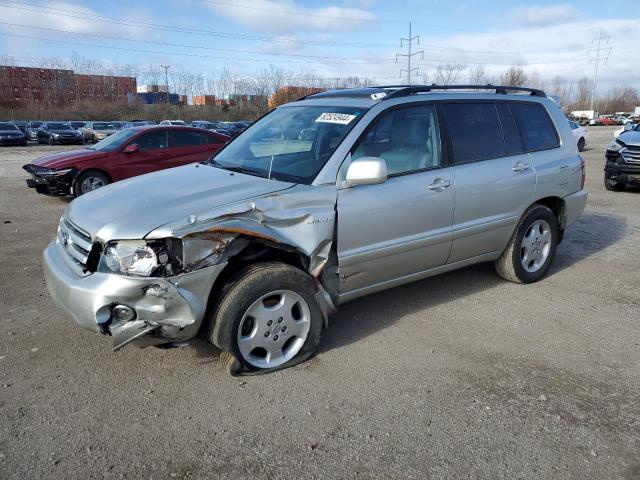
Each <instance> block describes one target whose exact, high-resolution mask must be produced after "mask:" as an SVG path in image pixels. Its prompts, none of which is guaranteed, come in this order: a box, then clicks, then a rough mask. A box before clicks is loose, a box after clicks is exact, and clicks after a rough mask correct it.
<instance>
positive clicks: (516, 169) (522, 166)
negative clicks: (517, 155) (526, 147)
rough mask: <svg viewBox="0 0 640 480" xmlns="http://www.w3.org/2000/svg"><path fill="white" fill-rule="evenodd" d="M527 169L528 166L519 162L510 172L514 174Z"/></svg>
mask: <svg viewBox="0 0 640 480" xmlns="http://www.w3.org/2000/svg"><path fill="white" fill-rule="evenodd" d="M528 168H529V165H528V164H526V163H524V162H523V161H522V160H520V161H519V162H518V163H516V164H515V165H514V166H513V168H512V170H513V171H514V172H524V171H525V170H527V169H528Z"/></svg>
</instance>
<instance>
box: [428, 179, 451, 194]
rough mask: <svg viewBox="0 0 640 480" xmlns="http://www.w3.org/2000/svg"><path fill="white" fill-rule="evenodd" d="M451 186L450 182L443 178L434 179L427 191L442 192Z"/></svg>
mask: <svg viewBox="0 0 640 480" xmlns="http://www.w3.org/2000/svg"><path fill="white" fill-rule="evenodd" d="M450 186H451V182H450V181H449V180H445V179H444V178H436V179H435V180H434V181H433V183H432V184H431V185H429V186H428V187H427V188H428V189H429V190H440V191H441V190H444V189H445V188H447V187H450Z"/></svg>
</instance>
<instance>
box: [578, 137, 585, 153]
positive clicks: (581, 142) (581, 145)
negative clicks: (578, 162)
mask: <svg viewBox="0 0 640 480" xmlns="http://www.w3.org/2000/svg"><path fill="white" fill-rule="evenodd" d="M586 146H587V142H586V141H585V139H584V138H580V140H578V151H579V152H582V151H584V147H586Z"/></svg>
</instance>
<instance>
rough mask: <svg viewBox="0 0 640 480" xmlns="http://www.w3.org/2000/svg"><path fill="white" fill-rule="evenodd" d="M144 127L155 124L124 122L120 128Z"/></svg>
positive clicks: (147, 121)
mask: <svg viewBox="0 0 640 480" xmlns="http://www.w3.org/2000/svg"><path fill="white" fill-rule="evenodd" d="M145 125H155V123H153V122H152V121H151V120H131V121H129V122H124V123H123V124H122V128H131V127H144V126H145Z"/></svg>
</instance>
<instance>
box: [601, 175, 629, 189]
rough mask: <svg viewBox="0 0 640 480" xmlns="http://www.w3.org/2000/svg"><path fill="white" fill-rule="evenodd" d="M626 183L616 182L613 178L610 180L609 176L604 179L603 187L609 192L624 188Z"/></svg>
mask: <svg viewBox="0 0 640 480" xmlns="http://www.w3.org/2000/svg"><path fill="white" fill-rule="evenodd" d="M626 186H627V184H626V183H625V182H616V181H615V180H611V179H609V178H605V179H604V188H606V189H607V190H609V191H610V192H622V191H623V190H625V189H626Z"/></svg>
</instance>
